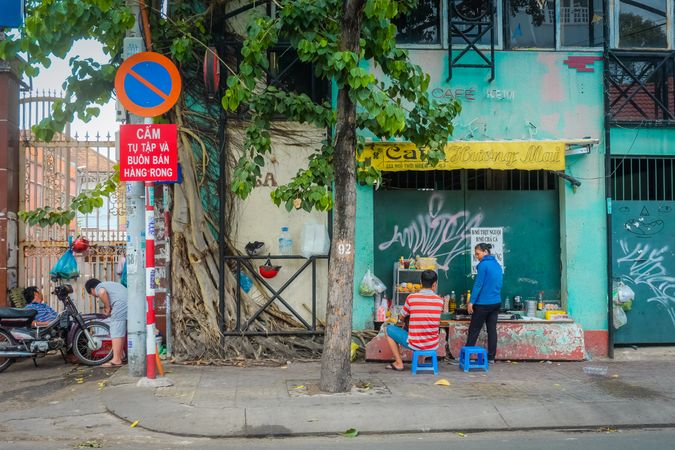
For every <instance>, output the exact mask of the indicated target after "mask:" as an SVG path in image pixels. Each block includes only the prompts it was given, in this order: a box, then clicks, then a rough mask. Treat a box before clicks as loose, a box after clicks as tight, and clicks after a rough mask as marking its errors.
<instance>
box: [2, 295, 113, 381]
mask: <svg viewBox="0 0 675 450" xmlns="http://www.w3.org/2000/svg"><path fill="white" fill-rule="evenodd" d="M72 293H73V287H72V286H71V285H69V284H60V285H58V286H56V288H55V289H54V294H55V295H56V297H57V298H58V299H59V300H60V301H61V302H62V303H63V305H64V309H63V311H62V312H61V313H60V314H59V315H58V316H57V317H56V318H55V319H54V320H52V321H51V322H49V323H47V324H45V325H40V324H35V325H32V323H33V319H34V318H35V315H36V314H37V311H35V310H34V309H20V308H0V372H2V371H4V370H6V369H7V368H8V367H9V366H11V365H12V364H13V363H14V362H15V361H16V360H17V359H18V358H33V363H34V364H35V366H36V367H37V358H38V357H44V356H47V355H48V354H49V353H50V352H54V351H57V350H58V351H60V352H61V355H62V356H63V359H64V360H65V361H66V362H67V359H66V353H68V352H70V351H72V353H73V354H74V355H75V357H76V358H77V359H78V360H79V361H80V362H81V363H82V364H85V365H88V366H98V365H101V364H103V363H105V362H107V361H109V360H110V359H112V356H113V355H112V339H111V337H110V327H109V326H108V324H107V323H105V322H103V321H102V320H101V319H102V318H103V317H104V316H102V315H100V314H84V315H83V314H80V312H79V311H78V309H77V307H76V306H75V303H73V300H72V299H71V298H70V294H72Z"/></svg>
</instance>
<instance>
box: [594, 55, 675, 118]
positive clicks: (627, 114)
mask: <svg viewBox="0 0 675 450" xmlns="http://www.w3.org/2000/svg"><path fill="white" fill-rule="evenodd" d="M607 55H608V56H607V64H608V79H607V83H606V85H607V88H608V90H609V114H610V121H611V123H612V124H618V125H621V124H623V125H629V124H635V125H641V126H645V125H646V126H650V125H651V126H673V125H675V51H666V52H649V51H642V52H631V51H619V50H610V51H609V52H608V54H607Z"/></svg>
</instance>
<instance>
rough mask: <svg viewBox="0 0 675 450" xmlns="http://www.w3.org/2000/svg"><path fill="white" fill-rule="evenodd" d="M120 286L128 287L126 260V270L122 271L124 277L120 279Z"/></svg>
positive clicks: (125, 262) (125, 264)
mask: <svg viewBox="0 0 675 450" xmlns="http://www.w3.org/2000/svg"><path fill="white" fill-rule="evenodd" d="M120 284H121V285H122V286H124V287H127V261H126V259H125V260H124V268H123V269H122V277H120Z"/></svg>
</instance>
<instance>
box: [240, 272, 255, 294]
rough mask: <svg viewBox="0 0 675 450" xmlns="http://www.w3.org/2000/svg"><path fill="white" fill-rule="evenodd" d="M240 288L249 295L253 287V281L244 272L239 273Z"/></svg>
mask: <svg viewBox="0 0 675 450" xmlns="http://www.w3.org/2000/svg"><path fill="white" fill-rule="evenodd" d="M239 286H241V288H242V289H243V290H244V292H246V293H247V294H248V291H250V290H251V288H252V287H253V281H252V280H251V278H249V276H248V275H246V274H245V273H244V272H239Z"/></svg>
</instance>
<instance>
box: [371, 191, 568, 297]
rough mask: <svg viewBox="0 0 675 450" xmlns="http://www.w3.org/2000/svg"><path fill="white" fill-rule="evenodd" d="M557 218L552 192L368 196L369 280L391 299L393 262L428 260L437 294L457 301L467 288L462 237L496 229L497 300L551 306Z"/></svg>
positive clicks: (556, 281)
mask: <svg viewBox="0 0 675 450" xmlns="http://www.w3.org/2000/svg"><path fill="white" fill-rule="evenodd" d="M533 211H536V212H535V213H533ZM557 217H558V196H557V192H556V191H555V190H551V191H464V190H454V191H433V192H431V191H418V190H412V189H410V190H391V191H382V192H376V193H375V236H374V238H375V269H376V270H375V273H376V275H377V276H378V277H379V278H380V279H381V280H382V281H383V282H384V284H386V285H387V287H388V293H389V295H392V294H393V292H392V288H393V265H394V262H395V261H397V260H398V259H399V257H400V256H403V257H405V258H408V257H410V256H418V255H419V256H430V255H431V256H435V257H436V258H437V261H438V263H439V265H440V267H441V269H440V270H439V283H438V292H439V293H440V294H441V295H445V294H450V292H451V291H453V290H454V291H455V293H456V294H457V296H458V299H459V295H460V293H461V292H464V291H466V290H468V289H471V288H472V287H473V277H472V276H471V254H472V252H471V250H472V249H471V247H470V245H471V242H470V238H469V232H470V229H471V228H473V227H479V226H480V227H503V229H504V262H505V270H504V286H503V288H502V297H503V299H504V298H505V297H506V296H509V297H511V298H513V297H514V296H515V295H520V296H521V297H522V298H523V299H528V298H531V299H535V298H536V296H537V293H538V292H539V291H543V292H544V295H545V298H547V299H559V298H560V244H559V236H560V232H559V229H558V221H557V219H556V218H557ZM413 253H414V254H413ZM446 267H447V269H446Z"/></svg>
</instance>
